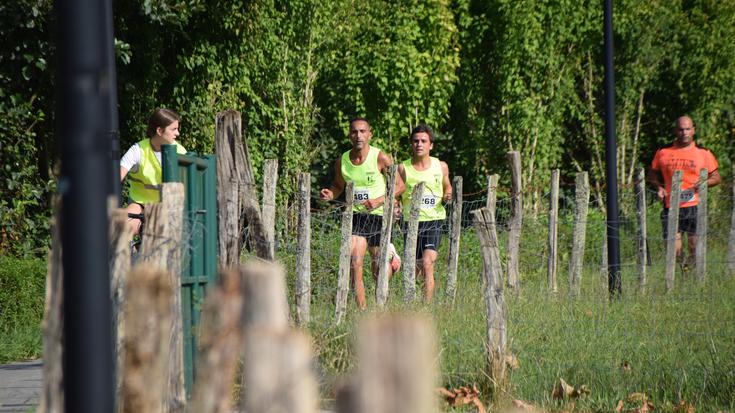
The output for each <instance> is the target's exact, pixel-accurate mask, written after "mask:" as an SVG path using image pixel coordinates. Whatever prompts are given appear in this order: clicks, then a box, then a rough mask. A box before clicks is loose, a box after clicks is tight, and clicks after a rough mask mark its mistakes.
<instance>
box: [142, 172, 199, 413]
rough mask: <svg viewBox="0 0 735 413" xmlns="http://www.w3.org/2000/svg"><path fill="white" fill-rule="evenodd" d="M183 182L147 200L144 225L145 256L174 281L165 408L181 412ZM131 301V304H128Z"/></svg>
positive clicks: (183, 393) (183, 394) (183, 400)
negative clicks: (157, 199)
mask: <svg viewBox="0 0 735 413" xmlns="http://www.w3.org/2000/svg"><path fill="white" fill-rule="evenodd" d="M183 228H184V185H183V184H182V183H179V182H173V183H165V184H163V188H162V189H161V202H160V203H157V204H146V206H145V228H144V229H143V234H144V235H143V244H142V245H141V255H142V260H143V261H144V262H146V263H149V264H151V265H152V266H153V268H157V269H159V270H161V271H164V273H165V274H167V275H166V276H167V277H168V278H169V284H170V285H171V291H172V295H173V297H172V300H171V317H172V320H173V321H172V325H171V329H170V331H171V337H170V342H169V345H170V348H171V351H170V352H169V353H168V355H169V360H168V368H169V370H168V371H169V377H168V387H167V389H166V398H165V400H166V408H167V409H168V410H169V411H172V412H182V411H184V409H185V408H186V389H185V387H184V331H183V318H182V317H183V316H182V309H181V261H182V259H181V257H182V254H183V246H184V244H183V240H182V237H183ZM128 305H129V304H128Z"/></svg>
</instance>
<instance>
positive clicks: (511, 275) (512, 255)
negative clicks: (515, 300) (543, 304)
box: [507, 151, 523, 294]
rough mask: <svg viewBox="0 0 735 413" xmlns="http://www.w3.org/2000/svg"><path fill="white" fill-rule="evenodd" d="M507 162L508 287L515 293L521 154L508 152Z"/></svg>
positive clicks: (517, 284) (517, 283) (517, 288)
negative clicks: (508, 206) (508, 216)
mask: <svg viewBox="0 0 735 413" xmlns="http://www.w3.org/2000/svg"><path fill="white" fill-rule="evenodd" d="M507 157H508V163H510V172H511V193H510V199H511V214H510V221H509V222H508V224H509V226H510V230H509V231H508V269H507V270H508V287H510V288H511V289H512V290H513V291H514V292H515V293H516V294H517V293H519V292H520V287H521V285H520V274H519V270H518V263H519V260H520V246H521V228H522V226H523V188H522V185H521V154H520V153H519V152H516V151H512V152H508V153H507Z"/></svg>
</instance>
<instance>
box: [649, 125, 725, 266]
mask: <svg viewBox="0 0 735 413" xmlns="http://www.w3.org/2000/svg"><path fill="white" fill-rule="evenodd" d="M695 133H696V131H695V128H694V122H693V121H692V118H690V117H689V116H681V117H679V119H677V120H676V128H675V130H674V134H675V135H676V139H675V140H674V142H673V143H670V144H668V145H666V146H664V147H662V148H660V149H659V150H658V151H656V155H655V156H654V157H653V162H652V163H651V171H650V173H649V181H650V182H651V183H652V184H653V185H654V186H655V187H656V188H657V193H658V198H659V199H660V200H662V201H663V203H664V210H663V212H662V213H661V222H662V224H663V234H664V239H666V238H667V237H668V234H667V229H668V228H667V221H668V216H669V200H670V195H669V194H670V193H671V181H672V178H673V176H674V171H676V170H678V169H681V170H682V171H683V174H682V180H681V197H680V201H681V203H680V204H679V206H680V209H679V230H678V232H677V234H676V258H677V261H679V263H681V264H683V266H684V269H685V270H686V269H688V267H689V264H690V263H691V262H693V260H694V256H695V252H696V247H697V235H696V234H697V204H698V203H699V194H698V193H697V187H698V184H699V171H700V169H702V168H707V172H708V176H707V186H715V185H717V184H719V183H720V181H721V178H720V174H719V173H718V172H717V159H715V156H714V155H713V154H712V152H710V151H709V149H706V148H704V147H702V146H699V145H697V144H696V143H694V134H695ZM682 232H686V233H687V243H688V247H689V257H688V258H687V260H686V261H684V254H683V252H682V246H681V244H682V242H681V234H682Z"/></svg>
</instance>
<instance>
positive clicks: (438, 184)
mask: <svg viewBox="0 0 735 413" xmlns="http://www.w3.org/2000/svg"><path fill="white" fill-rule="evenodd" d="M430 159H431V166H430V167H429V168H428V169H426V170H425V171H417V170H416V169H415V168H414V167H413V165H412V164H411V159H406V160H405V161H403V169H404V171H406V190H405V191H404V192H403V194H401V202H402V203H403V217H404V219H408V218H409V216H410V214H411V194H412V193H413V188H414V187H415V186H416V185H417V184H418V183H419V182H424V195H423V196H422V197H421V209H420V211H419V221H436V220H441V219H445V218H446V217H447V211H446V210H445V209H444V205H442V198H443V197H444V185H443V182H442V181H443V178H444V176H443V174H442V167H441V163H440V162H439V159H438V158H434V157H431V158H430Z"/></svg>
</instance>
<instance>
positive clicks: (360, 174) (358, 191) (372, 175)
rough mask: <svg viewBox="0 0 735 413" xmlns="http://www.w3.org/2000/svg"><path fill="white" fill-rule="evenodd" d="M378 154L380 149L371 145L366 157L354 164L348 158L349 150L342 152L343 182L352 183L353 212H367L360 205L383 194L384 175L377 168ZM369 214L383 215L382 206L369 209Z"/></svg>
mask: <svg viewBox="0 0 735 413" xmlns="http://www.w3.org/2000/svg"><path fill="white" fill-rule="evenodd" d="M378 154H380V149H378V148H376V147H374V146H371V147H370V152H368V156H367V158H365V161H363V163H361V164H360V165H355V164H353V163H352V161H351V160H350V151H347V152H345V153H343V154H342V162H341V164H342V165H341V170H342V177H343V178H344V180H345V182H352V183H353V184H354V186H355V187H354V188H355V189H354V206H353V207H352V211H354V212H367V208H365V206H364V205H362V203H363V202H365V201H367V200H368V199H374V198H378V197H380V196H383V195H385V177H384V176H383V174H382V173H380V168H378ZM370 213H371V214H375V215H383V206H382V205H381V206H379V207H378V208H375V209H374V210H372V211H370Z"/></svg>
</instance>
